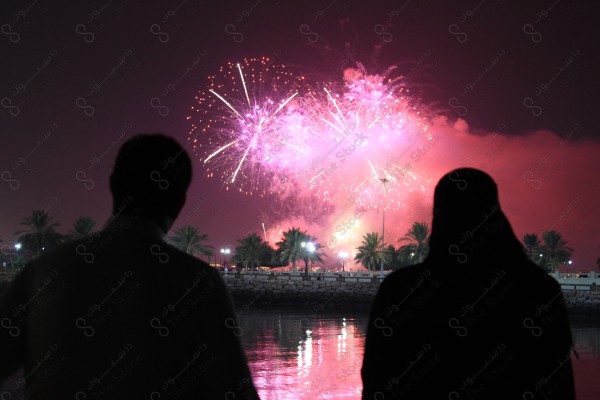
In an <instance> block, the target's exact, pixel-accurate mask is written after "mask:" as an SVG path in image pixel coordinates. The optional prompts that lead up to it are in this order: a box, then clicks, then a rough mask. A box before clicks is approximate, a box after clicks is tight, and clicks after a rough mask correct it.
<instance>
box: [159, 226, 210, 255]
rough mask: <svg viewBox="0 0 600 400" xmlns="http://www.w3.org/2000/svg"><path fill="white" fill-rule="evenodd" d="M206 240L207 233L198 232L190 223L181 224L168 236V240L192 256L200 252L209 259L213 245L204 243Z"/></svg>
mask: <svg viewBox="0 0 600 400" xmlns="http://www.w3.org/2000/svg"><path fill="white" fill-rule="evenodd" d="M207 240H208V235H206V234H200V233H198V229H197V228H195V227H193V226H191V225H186V226H182V227H181V228H179V229H178V230H176V231H175V233H173V235H172V236H171V237H170V238H169V242H171V244H172V245H173V246H175V247H176V248H178V249H179V250H181V251H184V252H186V253H188V254H191V255H193V256H195V255H196V254H202V255H205V256H207V257H209V260H210V256H211V255H212V253H213V247H212V246H211V245H208V244H205V243H204V242H206V241H207Z"/></svg>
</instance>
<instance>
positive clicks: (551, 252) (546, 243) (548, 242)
mask: <svg viewBox="0 0 600 400" xmlns="http://www.w3.org/2000/svg"><path fill="white" fill-rule="evenodd" d="M539 249H540V253H541V254H542V257H543V258H544V261H545V266H546V269H547V270H548V272H554V273H556V277H557V278H558V265H559V264H563V263H566V262H568V261H569V258H571V254H572V253H573V249H572V248H570V247H568V246H567V241H566V240H565V239H563V237H562V235H561V234H560V233H558V232H556V231H555V230H549V231H546V232H542V245H541V246H540V247H539Z"/></svg>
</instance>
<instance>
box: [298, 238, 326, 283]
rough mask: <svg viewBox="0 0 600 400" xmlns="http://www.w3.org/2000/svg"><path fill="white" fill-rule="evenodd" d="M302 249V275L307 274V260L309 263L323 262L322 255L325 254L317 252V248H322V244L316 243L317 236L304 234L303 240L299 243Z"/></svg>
mask: <svg viewBox="0 0 600 400" xmlns="http://www.w3.org/2000/svg"><path fill="white" fill-rule="evenodd" d="M300 246H301V247H302V250H303V251H304V253H303V254H302V259H303V260H304V276H305V277H307V276H308V262H309V261H310V263H311V264H314V263H316V262H319V263H324V261H323V257H324V256H325V255H324V254H323V253H321V252H319V249H321V248H323V245H322V244H320V243H317V238H316V237H314V236H310V235H308V234H307V235H305V241H304V242H302V243H300Z"/></svg>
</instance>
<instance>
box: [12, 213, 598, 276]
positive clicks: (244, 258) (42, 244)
mask: <svg viewBox="0 0 600 400" xmlns="http://www.w3.org/2000/svg"><path fill="white" fill-rule="evenodd" d="M21 225H23V226H25V227H26V228H24V229H21V230H19V231H17V232H16V235H17V237H18V239H17V242H18V243H19V244H20V249H19V250H18V251H17V253H16V255H17V257H16V258H15V257H9V256H8V255H7V254H6V253H9V252H7V251H6V250H7V249H8V248H9V247H8V246H3V247H2V249H3V251H2V252H0V257H1V258H2V259H1V260H0V261H3V263H7V262H8V263H12V264H15V262H16V263H19V264H23V263H24V262H27V261H29V260H32V259H34V258H36V257H38V256H40V255H41V254H42V253H43V252H44V251H47V250H50V249H52V248H54V247H56V246H58V245H59V244H61V243H64V242H66V241H71V240H77V239H80V238H84V237H86V236H90V235H93V234H94V233H95V231H96V226H97V224H96V222H95V221H94V220H93V219H92V218H90V217H87V216H80V217H78V218H77V219H76V220H75V222H74V223H73V227H72V229H71V230H70V231H69V232H68V233H66V234H61V233H59V232H58V230H57V229H58V227H59V226H60V223H58V222H55V221H54V218H53V217H52V216H50V215H49V214H48V212H47V211H45V210H34V211H32V213H31V215H29V216H27V217H25V218H24V219H23V220H22V222H21ZM429 236H430V228H429V225H428V224H427V223H426V222H415V223H413V225H412V226H411V227H410V228H409V229H408V231H407V232H406V234H405V235H404V236H403V237H402V238H400V239H398V244H399V245H398V247H397V248H395V247H394V246H393V245H392V244H384V243H383V240H382V238H381V236H380V235H379V233H377V232H369V233H366V234H365V235H364V236H363V238H362V242H361V244H360V246H359V247H358V248H356V255H355V257H354V261H355V262H356V263H360V264H361V265H362V266H364V267H365V268H366V269H368V270H370V271H375V270H377V269H379V268H380V266H381V265H382V264H383V265H384V267H385V269H391V270H395V269H398V268H402V267H405V266H409V265H413V264H418V263H421V262H422V261H423V260H424V259H425V257H426V256H427V254H428V252H429ZM166 240H167V242H168V243H170V244H171V245H173V246H174V247H176V248H178V249H180V250H181V251H184V252H186V253H188V254H190V255H193V256H196V257H207V258H208V261H209V262H210V259H211V257H212V256H213V255H215V250H214V248H213V246H211V245H209V244H208V240H209V239H208V235H207V234H202V233H200V232H199V231H198V229H197V228H196V227H194V226H191V225H186V226H183V227H181V228H179V229H177V230H175V231H174V232H170V233H169V235H167V238H166ZM522 241H523V249H524V251H525V253H526V254H527V256H528V257H529V259H530V260H531V261H532V262H534V263H536V264H537V265H539V266H540V267H541V268H544V269H545V270H546V271H547V272H549V273H553V272H556V271H557V270H558V267H559V265H561V264H566V263H568V262H569V259H570V258H571V255H572V253H573V249H572V248H571V247H569V246H567V241H566V240H565V239H564V238H563V237H562V235H561V234H560V233H559V232H557V231H555V230H549V231H545V232H542V234H541V236H538V235H537V234H536V233H527V234H525V235H524V236H523V238H522ZM0 242H2V239H1V238H0ZM237 242H238V244H237V246H236V247H235V250H234V254H233V256H232V257H231V262H232V263H234V264H236V265H237V266H239V267H243V268H251V269H253V268H258V267H270V268H274V267H282V266H288V265H289V264H291V265H292V269H293V270H294V271H297V264H299V263H300V264H303V267H304V273H305V274H307V273H308V270H309V264H310V265H311V266H314V265H315V264H325V257H326V255H325V254H324V252H323V249H324V247H325V246H324V245H323V244H321V243H319V241H318V238H316V237H314V236H312V235H311V234H309V233H308V232H306V231H303V230H301V229H300V228H290V229H288V230H287V231H285V232H283V235H282V237H281V239H280V241H279V242H277V243H276V244H275V246H276V247H271V246H270V245H269V244H268V243H267V242H265V241H263V240H262V238H261V237H260V236H259V235H257V234H256V233H250V234H248V235H247V236H245V237H243V238H240V239H238V241H237ZM13 255H14V254H13ZM215 258H216V256H215ZM344 261H345V260H340V262H341V263H343V262H344ZM596 262H597V264H598V267H599V268H600V258H598V260H597V261H596Z"/></svg>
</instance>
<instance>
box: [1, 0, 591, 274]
mask: <svg viewBox="0 0 600 400" xmlns="http://www.w3.org/2000/svg"><path fill="white" fill-rule="evenodd" d="M150 3H151V4H150ZM295 3H297V4H295ZM371 3H375V4H371ZM525 3H526V4H525ZM593 3H595V2H593V1H583V0H578V1H577V0H562V1H561V0H558V1H527V2H522V1H499V0H488V1H486V0H483V1H479V0H476V1H453V2H446V1H433V0H421V1H410V0H408V1H406V0H402V1H396V2H392V1H385V2H383V1H381V2H365V1H344V0H337V1H336V0H333V1H323V2H316V1H303V2H287V1H282V0H262V1H261V0H258V1H254V0H251V1H218V2H217V1H214V2H212V1H185V0H181V1H162V2H142V1H133V0H131V1H128V0H114V1H108V0H107V1H89V2H87V1H86V2H79V1H69V2H63V1H58V0H39V1H34V0H28V1H18V2H17V1H3V2H2V5H1V6H0V7H1V14H0V24H1V25H2V26H1V34H0V46H1V47H0V49H1V51H0V54H1V59H2V64H1V65H2V67H1V68H2V74H1V76H2V79H0V97H1V107H0V121H1V122H0V130H1V131H0V132H1V133H0V138H1V145H0V172H1V174H2V175H1V178H2V180H1V181H0V198H1V199H2V202H1V203H0V237H1V238H2V239H3V245H12V244H13V243H14V241H15V239H16V236H15V231H17V230H19V229H22V228H23V226H21V225H20V222H21V220H22V219H23V218H24V217H25V216H27V215H29V214H30V213H31V210H33V209H47V210H48V212H49V213H50V214H51V215H52V216H54V218H55V220H56V221H57V222H60V223H61V224H62V225H61V228H60V231H61V232H63V233H66V232H67V231H68V230H70V229H71V226H72V223H73V221H74V220H75V219H76V218H77V217H78V216H79V215H89V216H91V217H93V218H94V219H95V220H96V221H98V223H99V224H100V225H101V224H102V223H103V222H104V221H105V220H106V219H107V218H108V217H109V216H110V212H111V201H110V193H109V191H108V176H109V174H110V172H111V168H112V165H113V163H114V159H115V156H116V153H117V150H118V148H119V147H120V146H121V144H122V143H123V142H124V141H125V140H127V138H129V137H131V136H133V135H134V134H135V133H137V132H164V133H167V134H169V135H172V136H173V137H175V138H176V139H177V140H178V141H179V142H180V143H182V144H186V143H188V133H189V131H190V126H191V124H190V121H188V120H186V116H188V115H190V111H189V110H190V107H191V106H192V105H194V96H195V95H196V94H197V92H198V90H200V89H203V88H205V87H206V84H207V76H208V75H209V74H211V73H215V72H216V71H217V69H218V68H219V66H221V65H223V64H225V63H227V62H229V61H233V62H237V61H239V60H240V59H242V58H245V57H260V56H268V57H271V58H272V59H274V60H275V61H276V62H278V63H284V64H286V65H288V66H290V67H291V68H294V69H295V70H297V71H301V72H302V73H303V74H305V75H306V76H309V77H313V78H314V79H318V80H322V81H341V80H342V73H343V70H344V69H345V68H348V67H355V66H356V62H361V63H363V64H364V65H365V67H366V68H367V69H368V70H369V71H373V73H381V72H383V71H384V70H385V69H386V68H387V67H388V66H390V65H393V64H396V65H398V66H399V68H401V70H402V71H403V72H404V75H405V79H406V84H407V86H408V87H409V88H410V89H411V92H412V93H413V95H414V96H415V99H417V100H418V103H419V104H421V105H423V107H424V108H427V109H428V110H431V113H432V114H435V115H437V116H444V117H445V118H441V119H440V118H438V121H442V122H440V123H438V124H433V126H434V127H437V128H438V129H439V130H440V132H443V133H444V134H445V135H447V136H446V137H447V138H448V142H447V144H446V145H444V146H442V145H439V146H437V147H436V148H435V149H433V150H432V151H431V152H430V153H429V154H428V157H431V159H432V161H431V162H432V163H433V166H431V167H428V168H429V171H431V172H430V176H431V177H432V178H433V179H434V182H435V181H437V179H439V178H440V177H441V176H442V174H443V173H445V172H447V171H449V170H450V169H451V168H454V167H458V166H461V165H465V161H464V160H465V159H468V160H472V162H471V163H470V165H473V166H475V167H480V168H482V169H484V170H486V171H488V172H489V173H490V174H491V175H492V176H493V177H494V178H496V180H497V182H498V184H499V186H500V195H501V200H502V205H503V207H504V208H505V210H507V214H508V216H509V219H510V220H511V222H512V223H513V227H514V229H515V231H516V233H517V235H518V236H519V237H522V236H523V234H524V233H526V232H536V233H538V234H539V233H541V231H543V230H546V229H556V230H558V231H560V232H561V233H562V234H563V236H564V237H565V238H566V239H567V241H568V243H569V245H570V246H571V247H573V248H574V249H575V253H574V262H575V266H576V268H575V269H581V270H586V271H587V270H591V269H593V268H595V260H596V258H597V257H600V240H599V235H598V233H597V232H598V227H597V223H598V221H599V220H600V218H598V217H599V214H600V212H599V211H598V204H600V189H599V187H600V179H599V170H600V144H599V141H600V124H599V122H598V121H599V120H600V118H599V112H600V109H599V104H600V102H599V101H598V94H597V93H598V89H599V86H600V85H599V78H598V72H597V71H598V70H599V65H600V62H599V59H598V57H599V55H598V54H599V51H598V50H599V47H600V46H599V38H600V32H599V29H598V25H599V24H598V22H597V16H598V7H597V6H593V5H592V4H593ZM367 4H368V5H367ZM594 8H595V9H594ZM499 54H500V55H501V56H500V57H499V61H498V62H497V63H494V65H493V68H492V67H490V61H491V60H493V59H494V57H495V56H497V55H499ZM492 132H495V133H496V135H498V134H499V136H496V135H491V133H492ZM490 138H492V139H493V140H494V142H493V143H494V144H493V146H492V149H493V152H492V153H493V154H492V155H493V157H492V156H490V152H489V145H490V140H491V139H490ZM486 148H487V150H485V149H486ZM189 150H190V151H191V147H189ZM486 152H487V153H486ZM548 155H550V157H548ZM544 157H547V158H548V160H547V162H544V163H543V165H541V164H540V162H539V160H540V159H541V158H544ZM432 190H433V186H431V192H429V193H425V194H424V199H423V200H422V201H420V202H419V204H420V205H421V207H420V208H418V209H414V210H402V211H398V212H393V211H390V212H389V218H390V222H389V226H390V228H389V229H390V235H392V236H393V237H395V238H397V237H400V236H403V233H404V232H405V231H406V229H407V228H408V227H409V226H410V225H411V224H412V222H414V221H415V220H428V218H430V216H431V215H430V206H431V204H430V202H431V198H432V195H433V191H432ZM277 204H278V203H277V199H276V198H275V197H274V196H269V195H267V196H264V197H258V196H254V197H252V196H247V195H243V194H240V193H236V192H235V191H234V190H229V191H226V190H225V189H224V186H223V184H222V182H220V181H218V180H217V179H208V178H205V177H204V174H203V170H202V166H201V163H200V162H198V159H197V158H196V159H195V178H194V180H193V182H192V186H191V188H190V191H189V193H188V202H187V204H186V206H185V208H184V209H183V211H182V214H181V216H180V219H179V220H178V221H177V222H176V225H175V226H174V228H177V227H180V226H182V225H184V224H192V225H195V226H197V227H198V228H199V229H200V230H201V231H202V232H204V233H208V234H209V237H210V239H211V244H212V245H213V246H215V247H216V248H219V247H222V246H225V245H231V246H235V242H236V239H238V238H240V237H241V236H244V235H245V234H247V233H249V232H257V233H261V232H262V226H261V223H262V222H265V223H266V224H267V229H270V228H269V227H272V226H276V225H277V224H278V223H279V224H280V225H281V224H283V223H282V220H284V219H285V218H283V216H282V215H281V213H277V212H273V209H275V208H277ZM334 217H335V216H329V217H328V219H327V221H334V220H335V218H334ZM386 218H387V216H386ZM378 220H379V216H377V215H374V216H373V221H378ZM303 221H305V219H302V220H298V221H293V220H288V221H287V222H285V224H283V225H285V226H283V225H281V226H282V228H284V229H285V228H288V227H291V226H292V224H296V225H297V226H303V227H307V228H310V227H311V225H310V224H307V223H305V222H303ZM327 223H332V222H327ZM375 229H379V225H373V227H372V229H371V230H375ZM387 229H388V228H387V226H386V235H387ZM322 240H323V241H325V240H326V239H325V238H324V239H322ZM5 250H6V249H5ZM333 261H334V260H332V262H333Z"/></svg>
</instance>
